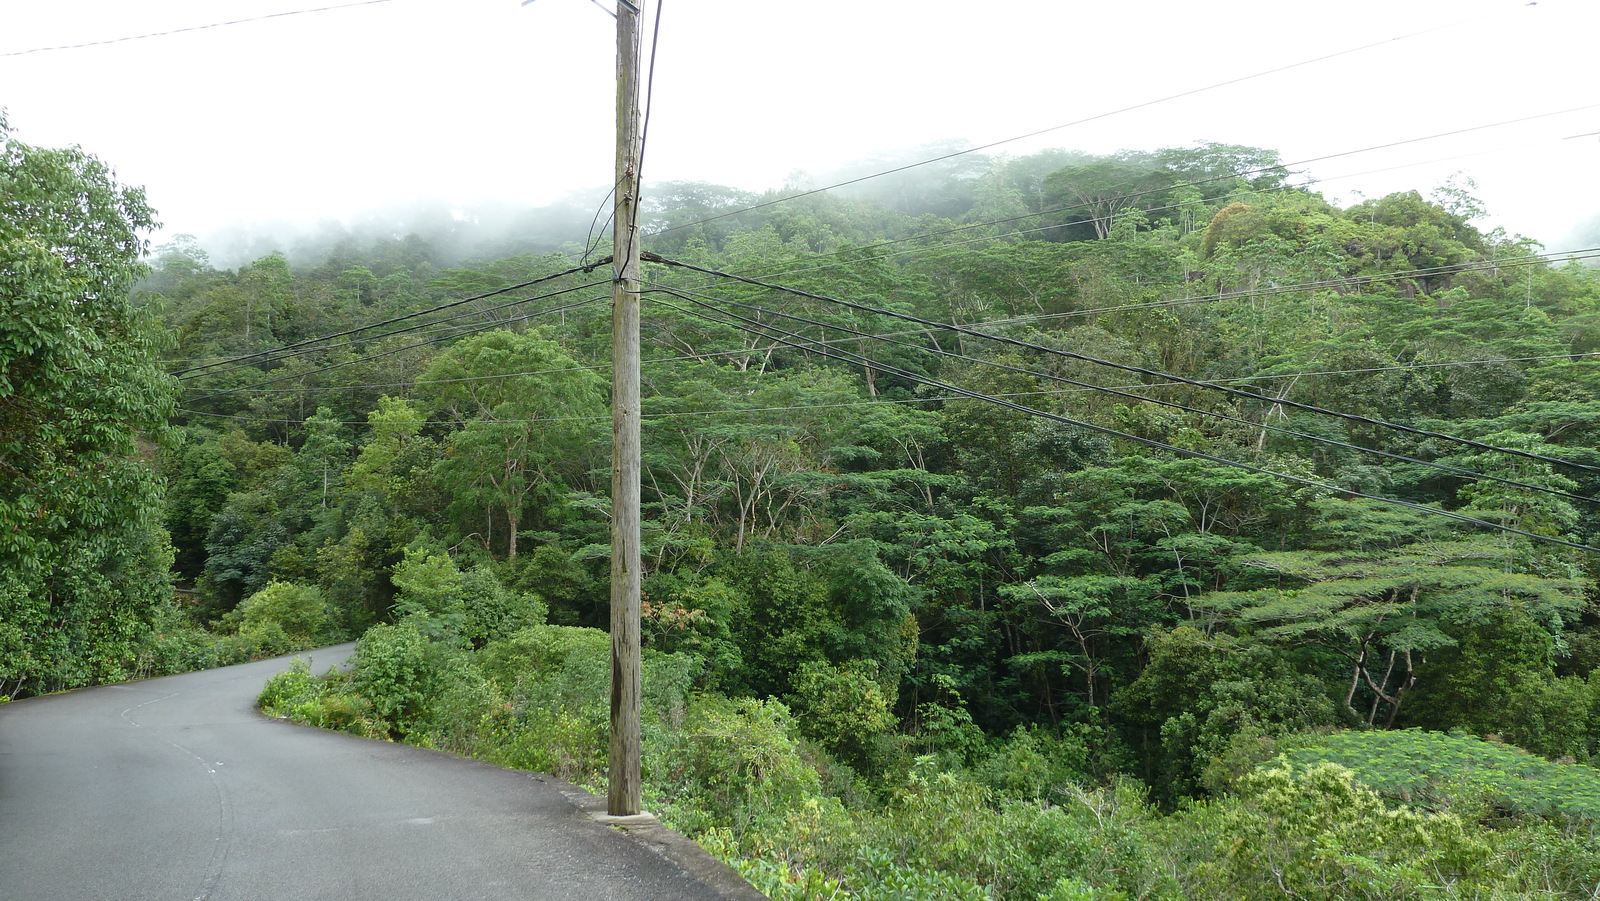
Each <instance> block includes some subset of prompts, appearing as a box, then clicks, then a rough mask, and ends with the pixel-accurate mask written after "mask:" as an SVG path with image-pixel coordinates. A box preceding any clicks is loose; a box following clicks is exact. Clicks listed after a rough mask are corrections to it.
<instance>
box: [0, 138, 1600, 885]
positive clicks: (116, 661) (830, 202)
mask: <svg viewBox="0 0 1600 901" xmlns="http://www.w3.org/2000/svg"><path fill="white" fill-rule="evenodd" d="M0 131H3V129H0ZM4 165H5V167H6V168H5V170H4V172H3V173H0V178H3V179H4V181H3V183H0V187H4V189H5V190H4V191H3V192H0V203H3V204H4V205H5V206H6V209H5V216H4V219H3V220H0V229H4V231H3V232H0V238H3V239H4V245H3V247H4V250H3V253H4V254H5V256H4V259H3V262H4V264H5V265H4V267H3V271H4V276H3V283H0V302H3V303H4V304H6V311H5V312H6V315H5V316H4V317H3V318H0V446H3V448H4V451H3V461H4V466H3V467H0V484H3V485H4V487H5V493H4V495H3V496H0V554H3V555H4V566H3V568H0V612H3V614H4V616H3V618H0V693H4V694H7V695H10V696H14V695H17V694H22V693H29V692H38V691H47V690H53V689H57V688H63V687H71V686H75V685H81V684H86V683H88V682H91V681H97V680H100V681H103V680H108V679H115V678H121V677H127V676H133V675H141V674H151V673H159V672H168V671H174V670H177V669H182V668H186V667H193V666H202V665H207V664H211V663H216V662H225V661H228V660H234V659H243V658H244V657H246V656H252V655H257V656H259V655H268V654H273V653H280V652H283V651H286V650H289V649H291V648H294V647H297V646H306V645H309V644H312V643H316V642H323V641H330V640H335V639H340V638H344V637H353V636H356V635H361V636H362V640H361V644H360V647H359V650H358V652H357V657H356V660H357V666H356V668H355V670H354V672H353V673H350V674H346V675H343V676H340V675H336V674H334V675H329V676H327V677H317V676H315V675H314V674H311V673H309V672H306V671H304V670H296V671H292V672H290V673H288V674H286V675H284V676H282V677H280V678H279V679H277V680H274V682H273V683H272V685H270V686H269V687H268V690H267V692H266V693H265V694H264V695H263V705H264V706H265V707H266V708H267V709H269V710H270V711H273V712H275V713H279V714H282V715H293V716H295V717H297V718H300V719H302V720H305V721H308V722H314V723H317V724H320V725H325V726H330V727H334V728H343V729H348V730H350V731H353V732H357V733H359V734H365V735H370V736H373V737H380V738H388V739H394V740H405V741H412V742H416V743H419V744H423V745H426V746H430V747H438V748H442V749H446V750H452V751H458V752H463V753H473V754H478V755H481V756H484V757H487V758H489V759H492V760H496V761H498V762H501V763H504V764H507V765H511V766H519V767H527V768H531V769H537V770H542V771H547V772H552V773H555V774H557V775H560V776H563V777H566V778H569V779H572V780H574V781H577V782H580V783H589V784H593V783H594V782H595V781H596V780H600V779H603V778H604V773H603V768H604V764H605V731H606V728H607V706H606V705H607V699H608V695H609V692H608V688H607V684H606V680H607V679H608V677H609V669H608V666H609V664H608V659H607V648H608V640H607V638H606V636H605V635H604V634H603V633H601V632H600V631H599V629H601V628H603V627H604V626H605V624H606V623H607V621H608V609H607V607H608V603H609V596H608V586H607V578H608V572H609V559H608V557H609V538H608V535H609V506H610V504H609V500H608V497H607V492H608V486H609V471H610V467H609V440H610V431H609V415H608V412H607V378H608V368H609V367H608V362H607V361H608V360H609V341H610V311H609V299H610V292H611V285H610V277H611V276H610V271H611V270H610V265H609V262H607V261H606V260H605V259H603V258H602V257H601V255H600V254H599V253H598V252H597V251H595V249H594V248H593V247H592V246H586V243H585V236H584V235H583V234H582V233H581V232H580V231H575V230H568V229H560V230H557V229H552V228H549V227H546V225H540V224H536V223H540V222H543V220H540V219H539V218H538V216H537V215H536V214H530V218H529V219H528V223H530V224H529V225H528V227H527V228H525V229H523V230H522V231H521V232H520V233H518V232H517V231H516V230H515V229H513V230H512V231H511V232H500V233H497V234H495V235H493V236H492V237H491V236H489V235H488V234H487V233H486V232H485V233H484V234H481V235H480V234H476V233H474V230H473V223H471V222H469V221H467V222H440V223H437V224H436V225H437V227H435V228H432V229H419V230H417V232H416V233H414V234H413V233H407V234H393V235H384V236H379V237H376V238H373V237H355V236H349V235H347V236H344V237H343V239H342V240H340V239H338V236H333V239H330V240H329V241H327V242H325V243H324V245H323V246H320V247H317V248H315V249H314V250H308V251H305V252H303V253H297V254H296V255H295V256H285V255H283V254H270V255H267V256H264V257H262V258H260V259H257V260H255V261H254V262H251V263H249V264H248V265H243V266H240V267H238V268H236V269H220V270H219V269H216V268H213V267H212V266H211V265H210V264H209V262H208V259H207V257H206V254H205V251H204V250H203V248H202V247H201V246H200V245H199V244H198V243H197V242H195V241H193V240H190V239H178V240H175V241H172V242H171V243H168V244H165V245H163V246H161V247H159V248H157V249H155V250H154V251H153V252H150V253H148V254H147V255H145V256H144V259H145V262H146V263H147V264H148V268H147V271H146V272H145V273H144V275H143V277H142V279H141V280H139V281H138V282H137V284H135V282H134V279H135V278H136V277H137V275H138V264H139V261H140V259H141V252H142V251H144V250H145V248H144V247H143V246H142V245H141V243H140V241H139V239H138V238H137V237H136V235H137V234H138V233H139V232H140V230H142V229H145V228H147V227H148V226H149V224H150V220H151V216H152V214H151V213H150V211H149V210H148V209H146V208H145V206H144V200H143V198H142V196H141V195H139V193H138V192H136V191H129V190H127V189H124V188H121V187H119V186H117V185H116V184H115V183H114V181H112V180H111V179H110V177H109V175H108V174H107V173H106V172H105V170H104V167H103V166H100V165H99V164H98V163H95V162H94V161H93V160H92V159H89V158H86V157H83V156H82V155H81V154H76V153H75V152H69V151H61V152H57V151H46V150H42V149H39V148H30V147H27V146H25V145H22V144H19V143H17V142H15V141H9V140H8V141H7V143H6V152H5V157H4ZM38 173H44V174H45V175H47V176H48V177H45V175H40V174H38ZM21 184H37V185H42V186H43V187H41V188H40V189H39V190H38V191H35V192H33V193H29V192H19V191H16V190H14V186H16V185H21ZM646 202H647V209H646V215H645V225H646V230H647V232H648V235H649V237H648V239H647V241H646V244H645V246H646V249H647V250H648V251H649V257H648V258H649V259H650V260H652V261H653V262H649V263H646V264H645V267H644V274H643V279H644V289H645V296H644V302H645V323H644V331H645V335H644V339H645V353H646V359H645V365H644V382H645V395H646V396H645V406H644V421H645V426H644V428H645V474H644V495H645V509H644V515H645V556H646V579H645V588H644V591H645V609H644V635H645V643H646V659H645V678H646V684H645V692H646V699H645V701H646V735H645V755H646V756H645V769H646V772H645V780H646V791H647V806H648V807H649V808H650V809H652V810H654V811H657V812H659V813H660V814H661V815H662V816H663V817H664V818H665V819H667V820H668V822H670V823H671V824H673V825H674V826H676V827H677V828H680V829H682V830H683V831H685V832H688V833H690V834H692V835H695V836H696V837H697V838H699V839H700V840H701V841H702V843H703V844H705V845H706V846H707V847H708V848H711V849H712V850H713V851H714V852H715V853H718V854H720V855H722V856H724V857H725V858H727V859H729V860H731V861H734V862H736V865H737V866H739V867H740V868H741V870H742V871H743V872H745V873H746V875H747V876H748V877H749V878H751V880H752V881H753V882H755V883H756V884H757V885H758V886H759V887H761V888H762V889H763V890H764V891H767V892H768V893H769V894H771V895H773V896H774V897H823V898H826V897H860V898H962V899H965V898H990V897H992V898H1007V899H1010V898H1026V899H1035V898H1048V899H1058V901H1065V899H1120V898H1196V899H1198V898H1255V897H1260V898H1281V897H1301V898H1330V899H1331V898H1412V897H1415V898H1457V897H1461V898H1468V897H1470V898H1580V897H1582V898H1587V897H1592V894H1593V892H1594V891H1595V890H1596V887H1597V885H1600V833H1597V831H1596V817H1600V773H1596V772H1595V770H1594V768H1593V767H1592V766H1591V765H1590V764H1591V762H1593V761H1595V760H1596V759H1597V758H1600V677H1597V676H1595V675H1594V673H1595V670H1596V668H1597V667H1600V618H1597V617H1596V613H1597V611H1596V609H1595V607H1594V600H1595V577H1596V575H1597V574H1600V552H1597V551H1596V550H1595V549H1594V548H1593V547H1591V545H1594V544H1596V543H1600V542H1597V540H1596V539H1597V537H1600V504H1597V503H1596V502H1595V501H1592V500H1590V498H1593V497H1595V496H1596V495H1597V494H1600V453H1597V451H1596V447H1595V444H1596V442H1595V437H1596V430H1597V429H1600V396H1597V393H1596V388H1597V387H1600V369H1597V367H1596V364H1595V361H1596V359H1597V356H1596V355H1597V354H1600V279H1597V277H1596V270H1595V269H1592V268H1588V267H1586V266H1585V265H1584V264H1583V263H1582V262H1580V261H1570V260H1561V259H1552V258H1550V257H1548V256H1547V255H1545V254H1543V253H1542V251H1543V248H1542V247H1541V246H1540V245H1538V244H1537V243H1536V242H1534V241H1531V240H1528V239H1525V238H1521V237H1515V236H1509V235H1506V234H1504V233H1502V232H1500V231H1493V232H1489V233H1485V232H1484V231H1482V230H1480V229H1479V228H1478V227H1476V226H1475V225H1474V222H1476V221H1481V216H1482V215H1483V213H1484V211H1483V210H1482V209H1481V207H1480V205H1479V204H1478V202H1477V201H1476V200H1475V199H1474V198H1473V197H1472V195H1471V193H1470V183H1459V184H1452V185H1448V186H1445V187H1442V188H1438V189H1435V190H1432V191H1430V192H1428V193H1427V194H1426V195H1425V194H1424V193H1422V192H1406V193H1399V194H1392V195H1389V196H1386V197H1382V198H1376V199H1370V200H1366V201H1363V202H1361V203H1358V204H1355V205H1352V206H1348V207H1345V208H1340V207H1337V206H1335V205H1333V204H1331V203H1329V202H1328V201H1327V200H1326V199H1324V198H1323V197H1322V196H1321V195H1320V194H1319V193H1318V192H1317V191H1316V190H1315V185H1314V183H1310V182H1308V180H1307V179H1305V178H1304V177H1302V176H1300V175H1297V174H1296V173H1291V172H1288V171H1286V170H1285V169H1283V168H1282V167H1281V166H1280V165H1279V160H1278V158H1277V156H1276V154H1274V153H1273V152H1272V151H1270V150H1266V149H1261V148H1254V147H1240V146H1230V145H1218V144H1203V145H1197V146H1193V147H1185V148H1167V149H1160V150H1154V151H1149V152H1133V151H1130V152H1124V153H1119V154H1116V155H1113V156H1109V157H1100V156H1090V155H1086V154H1079V153H1073V152H1068V151H1049V152H1044V153H1039V154H1035V155H1032V156H1024V157H1018V158H1006V157H984V156H981V155H977V154H969V155H966V156H962V157H959V158H955V159H951V160H947V161H945V162H943V163H941V164H938V165H936V166H930V167H923V168H922V169H921V170H918V171H916V172H905V173H898V174H896V175H893V176H887V177H884V178H879V179H874V180H872V181H869V182H864V183H862V184H861V185H858V186H856V187H855V188H854V190H853V191H846V192H831V193H811V194H802V195H799V196H790V195H788V194H785V193H782V192H773V193H769V194H766V195H754V194H750V193H746V192H741V191H737V190H733V189H729V188H724V187H719V186H716V185H708V184H663V185H655V186H651V188H650V189H649V190H648V191H647V197H646ZM563 216H565V217H566V221H570V219H571V217H570V215H568V214H567V213H566V212H564V213H563ZM85 217H90V218H91V219H92V220H93V222H94V223H95V224H93V225H90V224H85V222H84V218H85ZM51 222H61V223H65V224H63V225H61V226H60V227H56V226H53V225H50V224H49V223H51ZM101 223H105V224H101ZM581 227H582V226H581V225H580V226H579V228H581ZM424 234H427V235H429V236H430V237H429V238H424V237H422V236H421V235H424ZM591 237H592V235H591ZM158 360H159V362H158ZM63 411H66V412H65V413H64V412H63ZM169 539H170V546H169ZM169 566H170V573H171V579H172V581H173V582H174V583H175V584H176V585H177V586H179V588H180V600H178V601H174V600H173V598H172V596H171V595H172V592H170V591H168V590H167V584H168V583H167V579H168V571H169Z"/></svg>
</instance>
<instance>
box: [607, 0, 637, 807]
mask: <svg viewBox="0 0 1600 901" xmlns="http://www.w3.org/2000/svg"><path fill="white" fill-rule="evenodd" d="M640 2H642V0H640ZM640 152H641V148H640V135H639V7H638V6H636V5H635V4H634V3H633V2H630V0H617V180H616V198H617V201H616V208H615V225H614V228H613V231H612V239H613V245H612V257H611V258H612V263H611V268H612V272H613V274H614V285H613V288H612V312H611V327H612V337H611V435H612V458H611V788H610V792H609V794H608V798H607V811H608V812H609V813H610V814H611V816H633V815H635V814H638V813H639V812H640V810H641V805H640V798H639V788H640V785H639V783H640V767H639V692H640V688H639V686H640V670H639V657H640V651H639V642H640V639H639V598H640V581H641V573H640V566H641V562H642V561H641V557H640V552H639V470H640V463H639V455H640V451H639V208H638V201H639V155H640Z"/></svg>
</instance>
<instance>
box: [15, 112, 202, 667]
mask: <svg viewBox="0 0 1600 901" xmlns="http://www.w3.org/2000/svg"><path fill="white" fill-rule="evenodd" d="M153 226H154V213H153V212H152V211H151V210H150V208H149V206H148V205H147V204H146V202H145V196H144V192H143V191H141V190H138V189H134V188H129V187H125V186H123V185H120V184H118V183H117V182H116V180H115V178H114V177H113V175H112V172H111V170H110V168H109V167H107V166H106V164H105V163H103V162H101V161H100V160H98V159H96V158H94V157H92V156H90V155H88V154H86V153H84V152H83V151H82V150H80V149H78V148H75V147H74V148H70V149H66V150H51V149H46V148H40V147H34V146H31V145H28V144H24V143H22V142H21V141H18V140H17V139H16V138H15V137H13V135H12V132H11V129H10V127H9V125H8V124H7V122H6V119H5V115H4V112H3V111H0V697H4V698H8V699H9V698H11V697H14V696H16V695H18V694H20V693H30V692H38V691H54V690H59V689H63V688H72V687H76V686H80V685H84V684H88V683H90V682H96V681H114V680H117V679H120V678H125V677H126V676H128V675H130V674H132V673H133V672H134V671H135V670H136V667H137V666H138V659H139V657H140V654H141V647H142V644H143V642H144V641H145V640H146V639H147V638H148V637H149V636H150V634H151V632H152V630H153V626H154V624H155V623H156V621H158V620H160V619H162V618H164V617H166V616H167V615H168V612H169V609H170V607H171V605H172V603H173V599H172V591H171V588H170V586H169V583H168V569H169V567H170V561H171V554H172V550H171V548H170V546H169V545H168V543H167V541H166V538H165V536H164V535H162V533H161V528H160V520H161V498H160V487H159V480H158V478H157V476H156V475H155V473H154V472H153V471H152V470H151V468H150V467H149V466H147V465H145V463H144V461H142V460H141V459H140V456H141V454H142V453H147V452H148V449H149V447H148V444H147V442H148V439H149V437H150V436H152V435H153V434H156V433H158V432H159V431H160V429H161V428H162V427H163V426H164V425H165V424H166V419H167V417H168V416H169V415H170V414H171V413H172V410H173V386H174V385H173V380H172V379H171V378H170V377H168V376H167V375H166V374H165V373H164V372H162V370H161V368H160V366H159V365H158V362H157V356H158V354H157V351H158V349H159V348H160V347H161V346H162V338H161V332H160V329H159V327H158V325H157V323H156V321H155V320H154V318H153V317H152V316H150V315H149V314H148V312H146V311H141V310H139V309H137V308H136V307H135V304H134V303H133V301H132V298H131V295H130V289H131V288H132V287H133V284H134V281H135V280H136V279H137V278H138V277H139V275H140V273H141V272H142V271H143V266H142V264H141V262H140V258H141V256H142V254H143V252H144V250H145V246H146V245H145V240H144V237H143V235H144V234H145V233H147V232H148V230H149V229H150V228H152V227H153Z"/></svg>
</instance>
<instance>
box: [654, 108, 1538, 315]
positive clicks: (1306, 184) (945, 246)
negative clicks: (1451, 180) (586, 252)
mask: <svg viewBox="0 0 1600 901" xmlns="http://www.w3.org/2000/svg"><path fill="white" fill-rule="evenodd" d="M1563 112H1566V111H1563ZM1549 115H1556V114H1555V113H1551V114H1549ZM1511 121H1517V120H1511ZM1496 124H1506V123H1496ZM1481 127H1484V128H1490V127H1493V126H1492V125H1489V126H1481ZM1435 137H1437V136H1435ZM1414 140H1417V141H1423V140H1428V139H1427V138H1416V139H1414ZM1400 143H1407V142H1400ZM1546 143H1550V142H1549V141H1535V142H1529V143H1524V144H1518V145H1513V146H1511V147H1503V148H1498V149H1496V150H1494V151H1482V152H1480V153H1469V154H1456V155H1453V156H1447V157H1436V158H1434V159H1431V160H1423V161H1420V162H1412V163H1403V164H1400V165H1397V166H1386V167H1383V168H1381V169H1367V170H1363V171H1361V172H1351V173H1345V174H1343V175H1335V176H1329V177H1327V178H1309V179H1307V180H1305V181H1303V182H1300V183H1296V184H1283V185H1278V186H1275V187H1270V188H1251V189H1249V190H1244V191H1235V192H1233V193H1231V194H1223V195H1220V196H1218V197H1209V198H1207V197H1202V198H1199V199H1196V200H1187V201H1183V202H1180V203H1170V204H1166V205H1165V206H1158V207H1150V208H1148V209H1144V210H1143V212H1145V213H1164V212H1172V211H1176V210H1182V209H1185V208H1187V207H1205V206H1207V205H1210V204H1216V203H1222V202H1225V201H1230V200H1239V199H1241V198H1249V197H1259V196H1263V195H1270V194H1276V193H1280V192H1287V191H1305V190H1306V189H1308V188H1311V187H1313V186H1319V185H1326V184H1329V183H1331V182H1335V181H1342V180H1344V179H1347V178H1357V177H1359V176H1362V175H1372V174H1375V173H1379V172H1391V171H1394V170H1397V169H1408V168H1411V167H1413V166H1420V165H1426V164H1429V163H1438V162H1444V161H1447V160H1455V159H1463V158H1466V157H1472V156H1479V155H1482V153H1490V152H1494V153H1498V152H1502V151H1504V150H1517V149H1524V148H1526V147H1530V146H1537V145H1542V144H1546ZM1385 146H1390V145H1385ZM1375 149H1378V148H1364V149H1363V150H1353V151H1346V152H1344V153H1339V154H1333V155H1332V156H1348V155H1350V154H1354V153H1361V152H1365V151H1366V150H1375ZM1332 156H1330V157H1314V158H1312V159H1310V160H1301V161H1298V162H1292V163H1285V164H1284V165H1285V166H1299V165H1304V164H1305V163H1307V162H1316V161H1317V160H1319V159H1325V158H1332ZM1264 171H1270V170H1268V169H1254V170H1246V171H1245V172H1243V173H1239V174H1237V175H1233V176H1219V177H1218V178H1215V179H1202V180H1201V181H1198V182H1188V183H1184V184H1178V185H1172V186H1170V187H1168V188H1163V189H1160V190H1172V189H1176V188H1182V187H1198V186H1200V185H1204V184H1210V183H1211V182H1214V181H1219V180H1227V179H1228V178H1241V177H1244V176H1246V175H1250V174H1252V173H1260V172H1264ZM1146 193H1148V192H1146ZM1130 196H1143V194H1142V193H1141V194H1137V195H1130ZM1072 206H1074V205H1068V206H1059V207H1051V208H1049V209H1043V210H1039V211H1037V212H1030V213H1023V214H1021V215H1017V216H1007V217H1004V218H1001V219H988V220H985V221H982V222H969V223H965V224H962V225H957V226H952V227H950V228H946V229H941V230H938V231H931V232H920V233H918V234H915V235H909V236H907V237H904V238H894V239H891V240H887V241H878V242H875V243H872V244H865V245H862V246H860V247H850V248H846V249H844V250H836V251H832V252H829V253H823V254H815V255H813V256H812V257H811V258H810V259H822V258H827V257H840V256H845V255H854V254H866V253H867V252H868V251H872V250H877V249H878V248H881V247H893V246H895V245H897V244H908V243H910V242H912V241H919V240H923V239H927V238H939V237H944V236H946V235H954V234H959V233H961V232H966V231H973V230H975V229H980V228H986V227H989V226H993V225H1005V224H1007V223H1011V222H1021V221H1023V220H1026V219H1037V218H1039V217H1040V216H1048V215H1050V214H1051V213H1060V212H1065V211H1066V210H1069V209H1071V208H1072ZM1093 221H1094V220H1093V219H1077V220H1073V221H1069V222H1058V223H1053V224H1050V225H1042V226H1038V227H1035V228H1026V229H1019V230H1016V231H1011V232H1005V233H1002V234H987V235H980V236H978V237H975V238H969V239H967V240H964V241H954V242H947V243H941V244H935V245H932V246H929V247H918V248H913V249H910V250H903V251H898V252H895V253H890V254H882V255H879V256H875V257H871V259H887V258H889V257H899V256H909V255H912V254H920V253H934V252H938V251H942V250H949V249H951V248H954V247H962V246H965V245H968V244H977V243H982V242H985V241H1000V240H1004V239H1006V238H1021V237H1025V236H1028V235H1033V234H1037V233H1039V232H1046V231H1051V230H1053V229H1060V228H1071V227H1072V226H1075V225H1087V224H1089V223H1091V222H1093ZM689 224H693V223H689ZM662 233H664V232H657V234H662ZM837 265H838V263H837V262H832V263H825V264H823V265H820V266H810V267H808V268H804V269H801V268H795V267H792V266H791V267H788V268H785V269H776V270H766V271H763V272H758V273H754V274H753V276H754V277H758V278H773V277H776V276H779V275H795V274H798V273H805V272H816V271H818V270H823V269H830V268H834V267H836V266H837ZM708 287H709V286H708Z"/></svg>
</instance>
